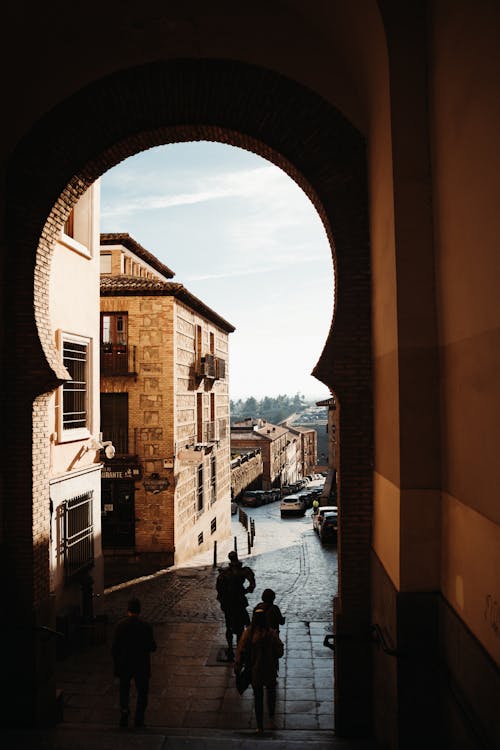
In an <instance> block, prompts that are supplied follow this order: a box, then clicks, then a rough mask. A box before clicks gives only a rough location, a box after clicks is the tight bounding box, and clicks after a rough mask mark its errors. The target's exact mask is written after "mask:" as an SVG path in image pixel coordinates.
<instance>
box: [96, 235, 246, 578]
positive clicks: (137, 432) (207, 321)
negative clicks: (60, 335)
mask: <svg viewBox="0 0 500 750" xmlns="http://www.w3.org/2000/svg"><path fill="white" fill-rule="evenodd" d="M172 276H173V273H172V272H171V271H170V269H168V268H167V267H166V266H164V265H163V264H161V263H160V262H159V261H158V260H157V259H156V258H155V257H154V256H152V255H151V254H150V253H149V252H148V251H145V249H144V248H142V246H140V245H139V243H137V242H135V240H133V239H132V238H131V237H129V236H128V235H123V234H120V235H103V237H102V243H101V409H102V432H103V438H104V440H106V439H110V440H112V442H113V445H114V446H115V448H116V451H117V452H116V457H115V458H114V459H113V461H111V462H106V463H105V466H104V470H103V493H102V494H103V503H102V508H103V545H104V549H105V553H106V554H123V553H128V554H131V553H133V554H135V555H140V556H141V557H142V558H143V559H144V558H146V557H147V558H151V561H152V562H154V563H158V564H159V565H169V564H172V563H174V562H176V563H177V562H181V561H183V560H186V559H188V558H189V557H190V556H191V555H192V554H193V553H194V552H196V551H201V550H204V549H208V548H209V547H210V546H212V545H213V542H214V541H215V540H221V539H223V538H225V537H226V536H229V534H230V529H231V515H230V499H231V477H230V452H229V451H230V442H229V392H228V374H229V368H228V336H229V333H231V332H232V331H233V330H234V328H233V326H231V325H230V324H229V323H228V322H227V321H225V320H224V319H223V318H221V317H220V316H219V315H217V313H215V312H214V311H213V310H211V309H210V308H209V307H207V306H206V305H205V304H204V303H203V302H201V301H200V300H199V299H197V298H196V297H195V296H194V295H191V294H190V292H188V290H187V289H186V288H185V287H184V286H182V285H181V284H178V283H173V282H171V281H170V280H169V279H170V278H171V277H172Z"/></svg>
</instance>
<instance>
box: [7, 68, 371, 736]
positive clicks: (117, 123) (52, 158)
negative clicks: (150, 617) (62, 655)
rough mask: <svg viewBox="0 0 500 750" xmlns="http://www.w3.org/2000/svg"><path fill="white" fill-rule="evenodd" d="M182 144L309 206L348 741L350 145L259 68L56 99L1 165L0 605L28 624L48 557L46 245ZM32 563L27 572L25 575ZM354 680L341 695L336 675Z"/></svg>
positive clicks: (354, 232) (364, 272)
mask: <svg viewBox="0 0 500 750" xmlns="http://www.w3.org/2000/svg"><path fill="white" fill-rule="evenodd" d="M194 140H207V141H219V142H221V143H227V144H230V145H234V146H239V147H241V148H245V149H247V150H250V151H253V152H255V153H257V154H259V155H260V156H262V157H264V158H266V159H268V160H269V161H271V162H273V163H274V164H276V165H277V166H279V167H281V168H282V169H283V170H284V171H285V172H287V173H288V174H289V175H290V177H292V178H293V179H294V180H295V181H296V182H297V183H298V184H299V185H300V186H301V187H302V189H303V190H304V191H305V192H306V193H307V194H308V196H309V197H310V199H311V200H312V202H313V204H314V205H315V207H316V209H317V210H318V213H319V214H320V216H321V219H322V221H323V223H324V225H325V228H326V231H327V234H328V237H329V239H330V243H331V246H332V258H333V263H334V266H335V284H336V290H335V313H334V320H333V321H332V327H331V330H330V334H329V337H328V340H327V342H326V343H325V347H324V351H323V353H322V356H321V358H320V360H319V362H318V364H317V365H316V368H315V370H314V374H315V376H316V377H317V378H318V379H319V380H321V381H322V382H323V383H325V384H326V385H327V386H328V387H329V388H330V390H331V391H332V392H333V391H335V394H336V396H337V398H338V399H339V402H340V403H341V405H342V422H341V474H342V485H341V486H342V495H341V498H342V499H341V511H340V518H339V529H340V532H339V582H340V591H339V599H338V601H337V608H336V614H335V617H336V623H337V624H336V630H337V633H341V632H342V631H343V630H344V631H345V632H348V633H349V634H350V636H351V637H352V636H354V638H355V639H356V636H359V638H358V639H357V643H356V645H355V646H354V647H353V646H349V645H348V644H347V645H346V646H345V650H344V652H343V658H339V659H338V660H337V665H336V670H337V672H336V684H337V693H338V694H337V695H336V701H337V704H338V702H339V701H342V702H346V703H348V702H349V700H350V694H351V690H352V694H353V695H354V694H355V695H356V701H357V707H356V711H357V719H358V723H359V733H360V734H366V733H367V731H369V726H370V713H371V712H370V693H371V676H370V675H371V668H370V642H369V638H368V637H366V635H367V633H368V632H369V624H370V567H369V566H370V541H371V512H372V469H371V463H372V453H373V437H372V387H371V332H370V326H371V324H370V294H371V290H370V285H371V277H370V256H369V242H368V217H367V189H366V163H365V142H364V138H363V136H362V135H361V134H360V133H359V132H358V131H357V130H356V129H355V128H354V127H353V126H352V125H351V124H350V123H349V122H348V121H347V120H346V119H345V118H344V117H343V116H342V115H341V114H340V113H339V112H338V111H337V110H336V109H334V108H333V107H332V106H331V105H330V104H328V103H327V102H325V101H324V100H323V99H321V98H320V97H319V96H318V95H316V94H315V93H313V92H312V91H310V90H308V89H306V88H304V87H302V86H300V85H299V84H297V83H295V82H293V81H291V80H289V79H286V78H284V77H282V76H279V75H277V74H275V73H272V72H270V71H268V70H265V69H262V68H257V67H254V66H250V65H245V64H241V63H236V62H230V61H218V60H196V61H194V60H177V61H171V62H165V63H156V64H151V65H147V66H144V67H140V68H135V69H131V70H127V71H123V72H120V73H117V74H115V75H113V76H110V77H108V78H106V79H103V80H101V81H99V82H97V83H95V84H93V85H91V86H89V87H88V88H86V89H83V90H82V91H80V92H79V93H78V94H77V95H75V96H73V97H72V98H70V99H67V100H66V101H64V102H61V104H60V105H59V106H58V107H57V108H56V109H55V110H53V111H51V112H49V113H48V114H47V115H46V117H45V118H44V119H43V121H40V122H39V123H38V125H37V127H36V128H35V129H33V130H32V131H31V132H29V133H28V134H27V135H26V136H25V138H24V140H23V141H22V142H21V143H20V144H19V146H18V148H17V150H16V153H15V154H14V156H13V159H12V161H11V163H10V165H9V178H8V192H9V207H8V214H7V227H8V245H9V247H10V248H11V252H10V255H9V258H8V271H9V278H10V284H9V288H8V305H9V309H10V310H11V319H12V322H13V330H15V331H16V336H15V337H12V340H11V352H10V355H11V362H12V363H13V366H12V369H11V372H12V373H15V374H16V379H15V382H12V383H9V391H8V392H11V393H15V395H16V398H15V399H14V400H13V403H12V408H13V410H14V412H15V413H14V414H13V415H12V419H13V420H16V421H15V423H16V424H17V425H18V431H17V435H16V451H15V458H14V464H15V465H14V466H13V467H12V469H13V470H12V471H11V472H10V474H9V476H8V477H7V482H6V483H7V484H8V485H9V487H10V491H11V492H12V496H17V497H20V498H24V502H19V503H15V504H14V503H12V504H9V505H8V507H7V508H6V514H8V515H9V519H8V521H9V524H12V527H14V525H16V526H17V527H18V528H20V529H23V533H22V536H23V537H24V538H25V539H26V540H27V542H28V540H29V542H28V543H27V544H26V545H20V544H19V540H18V539H16V540H15V541H14V540H13V541H12V542H9V540H6V543H7V545H9V544H12V545H13V546H12V549H9V550H8V559H17V560H18V562H19V565H18V566H17V575H16V576H15V577H14V580H13V592H14V595H15V599H16V601H17V602H18V603H19V606H20V608H21V610H22V611H24V612H25V613H26V614H28V613H29V614H30V619H33V620H34V621H35V622H36V621H37V620H38V619H39V618H42V619H43V613H44V612H45V611H46V608H47V600H48V597H49V580H48V553H47V544H46V543H44V540H43V539H41V540H38V543H37V540H35V539H34V538H33V517H34V515H36V514H37V513H41V512H43V509H44V508H45V507H46V505H47V503H48V482H47V478H46V476H45V471H46V469H45V470H44V466H45V447H44V444H43V441H42V437H43V425H44V415H45V412H46V402H47V396H46V395H44V394H46V393H47V392H48V391H50V390H52V389H53V388H54V387H56V386H57V385H58V384H59V383H60V382H61V381H62V380H63V379H65V377H66V373H65V371H64V369H63V368H62V365H61V364H60V361H59V359H58V357H57V355H56V351H55V349H54V345H53V341H52V332H51V326H50V320H49V315H48V288H49V278H50V258H51V252H52V248H53V245H54V241H55V238H56V236H57V233H58V232H59V230H60V227H61V226H62V223H63V221H64V219H65V218H66V217H67V215H68V213H69V211H70V209H71V207H72V206H73V205H74V204H75V202H76V201H77V199H78V198H79V197H80V195H82V194H83V192H85V190H86V189H87V188H88V187H89V186H90V185H91V184H92V183H93V182H94V181H95V180H96V179H97V178H98V177H100V176H101V175H102V174H103V173H104V172H106V171H107V170H108V169H110V168H111V167H113V166H114V165H116V164H117V163H118V162H120V161H122V160H123V159H125V158H127V157H128V156H131V155H133V154H135V153H138V152H139V151H142V150H145V149H148V148H151V147H153V146H158V145H161V144H166V143H173V142H180V141H194ZM19 373H22V376H21V377H20V376H19ZM33 401H34V409H33V413H32V408H31V404H32V403H33ZM26 466H33V475H31V474H30V472H26V471H25V470H23V467H24V469H25V467H26ZM9 487H7V490H8V491H9ZM360 520H361V521H362V523H361V524H360ZM14 545H16V549H14ZM33 550H34V552H33ZM33 554H35V555H36V562H35V564H34V565H30V564H29V561H28V557H31V556H32V555H33ZM332 594H333V592H332ZM33 603H34V612H33ZM353 673H356V675H357V677H356V683H357V684H356V685H355V686H354V685H352V677H351V678H349V675H350V674H353ZM350 685H352V687H350ZM338 728H339V730H341V726H340V727H338Z"/></svg>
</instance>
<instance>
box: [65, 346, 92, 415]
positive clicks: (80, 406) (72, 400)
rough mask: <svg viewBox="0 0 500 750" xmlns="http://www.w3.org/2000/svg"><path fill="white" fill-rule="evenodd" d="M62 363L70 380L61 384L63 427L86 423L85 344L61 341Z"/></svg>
mask: <svg viewBox="0 0 500 750" xmlns="http://www.w3.org/2000/svg"><path fill="white" fill-rule="evenodd" d="M63 364H64V366H65V367H66V369H67V370H68V372H69V374H70V376H71V380H70V381H68V382H66V383H64V384H63V416H62V420H63V428H64V429H67V430H74V429H77V428H79V427H86V425H87V344H77V343H75V342H73V341H64V342H63Z"/></svg>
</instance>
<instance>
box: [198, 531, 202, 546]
mask: <svg viewBox="0 0 500 750" xmlns="http://www.w3.org/2000/svg"><path fill="white" fill-rule="evenodd" d="M200 544H203V531H202V532H201V533H200V534H198V546H199V545H200Z"/></svg>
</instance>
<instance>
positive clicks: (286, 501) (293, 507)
mask: <svg viewBox="0 0 500 750" xmlns="http://www.w3.org/2000/svg"><path fill="white" fill-rule="evenodd" d="M305 512H306V506H305V503H304V500H303V498H302V497H300V495H287V496H286V497H283V498H282V499H281V503H280V513H281V517H282V518H283V517H284V516H291V515H294V516H303V515H304V513H305Z"/></svg>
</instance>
